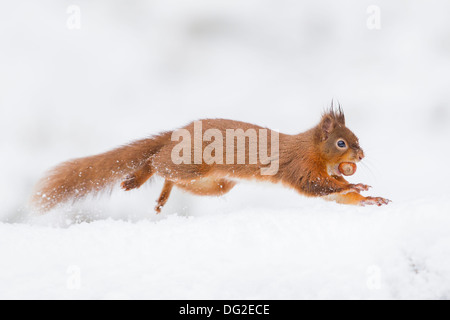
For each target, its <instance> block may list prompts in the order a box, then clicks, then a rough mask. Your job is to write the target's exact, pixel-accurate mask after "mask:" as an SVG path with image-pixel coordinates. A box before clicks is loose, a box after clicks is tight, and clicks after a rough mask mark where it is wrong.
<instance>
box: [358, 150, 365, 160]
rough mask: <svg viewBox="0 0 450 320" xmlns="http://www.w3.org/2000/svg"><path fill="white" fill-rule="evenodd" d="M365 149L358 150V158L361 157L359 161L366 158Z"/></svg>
mask: <svg viewBox="0 0 450 320" xmlns="http://www.w3.org/2000/svg"><path fill="white" fill-rule="evenodd" d="M364 157H365V156H364V151H362V150H359V151H358V159H359V161H361V160H362V159H364Z"/></svg>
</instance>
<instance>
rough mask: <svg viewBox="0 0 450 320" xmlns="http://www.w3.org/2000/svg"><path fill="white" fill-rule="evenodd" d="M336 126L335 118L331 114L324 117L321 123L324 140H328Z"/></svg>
mask: <svg viewBox="0 0 450 320" xmlns="http://www.w3.org/2000/svg"><path fill="white" fill-rule="evenodd" d="M335 126H336V122H335V118H334V117H332V116H331V114H326V115H324V116H323V117H322V121H321V122H320V130H321V131H322V132H321V133H322V140H326V139H328V137H329V136H330V133H331V132H332V131H333V129H334V128H335Z"/></svg>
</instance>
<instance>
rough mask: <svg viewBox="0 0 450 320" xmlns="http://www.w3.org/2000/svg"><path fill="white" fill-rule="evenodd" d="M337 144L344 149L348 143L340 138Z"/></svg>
mask: <svg viewBox="0 0 450 320" xmlns="http://www.w3.org/2000/svg"><path fill="white" fill-rule="evenodd" d="M337 146H338V147H339V148H341V149H344V148H345V147H347V144H346V143H345V141H344V140H338V142H337Z"/></svg>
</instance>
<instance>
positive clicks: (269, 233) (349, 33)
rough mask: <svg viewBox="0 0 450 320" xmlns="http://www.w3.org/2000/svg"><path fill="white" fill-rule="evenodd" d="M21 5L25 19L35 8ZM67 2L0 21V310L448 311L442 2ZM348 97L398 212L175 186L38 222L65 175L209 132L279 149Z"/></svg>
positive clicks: (448, 71) (371, 172)
mask: <svg viewBox="0 0 450 320" xmlns="http://www.w3.org/2000/svg"><path fill="white" fill-rule="evenodd" d="M25 3H26V5H25ZM372 4H373V3H372V1H360V0H358V1H356V0H352V1H346V2H339V3H338V2H337V1H331V0H330V1H302V3H299V1H288V0H282V1H279V0H277V1H275V0H268V1H264V3H263V4H261V1H259V0H258V1H256V0H251V1H245V2H242V1H238V0H226V1H225V0H220V1H214V2H211V1H205V0H195V1H188V2H187V1H183V0H171V1H168V0H156V1H152V2H148V1H134V2H133V3H132V4H129V2H123V1H111V0H108V1H106V0H102V1H95V2H92V3H84V4H80V9H81V14H82V16H81V17H82V20H81V21H82V24H81V29H80V30H72V31H70V30H68V29H67V28H66V20H67V17H68V14H67V13H66V10H67V4H65V3H62V2H60V1H56V0H45V1H40V2H39V3H36V2H33V1H28V2H26V1H23V2H9V3H6V2H5V3H2V4H1V5H0V9H1V10H0V28H1V29H2V30H4V31H2V34H1V35H0V40H1V41H0V70H1V72H0V88H1V89H0V146H1V154H2V157H0V170H1V176H2V179H1V180H0V194H1V195H2V197H1V200H2V201H1V204H0V298H2V299H5V298H30V299H31V298H33V299H35V298H38V299H46V298H56V299H61V298H62V299H65V298H67V299H69V298H75V299H81V298H93V299H111V298H112V299H134V298H137V299H140V298H153V299H159V298H167V299H175V298H181V299H212V298H217V299H281V298H283V299H297V298H343V299H419V298H425V299H449V298H450V232H449V231H450V200H449V199H448V195H449V194H450V185H449V183H448V181H449V178H450V175H449V173H448V159H449V156H450V151H449V149H448V145H449V143H448V141H449V140H450V105H449V101H450V91H449V90H448V85H449V83H450V60H449V57H450V21H449V20H448V18H447V13H448V12H449V9H450V4H449V3H448V1H443V0H442V1H428V2H423V1H398V2H392V1H386V0H384V1H377V4H378V5H379V6H380V8H381V14H382V20H381V21H382V28H381V30H378V31H370V30H368V29H367V27H366V19H367V17H368V15H367V13H366V9H367V7H368V6H369V5H372ZM331 98H336V99H339V101H340V102H341V104H342V105H343V107H344V108H345V111H346V114H347V122H348V125H349V127H350V128H351V129H352V130H353V131H355V133H356V134H357V135H358V136H359V138H360V140H361V145H362V146H363V148H364V149H365V152H366V155H367V159H366V160H365V161H364V163H363V164H361V165H360V166H359V168H358V172H357V173H356V175H355V176H354V177H352V178H351V179H350V180H351V181H352V182H364V183H367V184H369V185H372V186H374V189H373V190H371V191H370V192H369V193H367V194H370V195H374V196H383V197H387V198H389V199H392V200H393V201H394V202H393V203H392V204H390V205H389V206H387V207H382V208H378V207H366V208H359V207H348V206H341V205H337V204H334V203H328V202H325V201H322V200H320V199H308V198H305V197H302V196H299V195H298V194H296V193H295V192H294V191H292V190H288V189H286V188H283V187H282V186H278V185H269V184H254V183H243V184H241V185H239V186H237V187H236V188H235V189H234V190H233V191H232V192H230V193H229V194H228V195H226V196H225V197H223V198H202V197H195V196H191V195H188V194H185V193H183V192H182V191H178V190H176V191H175V192H174V193H173V195H172V197H171V198H170V200H169V203H168V205H167V207H165V209H164V211H163V214H161V215H159V216H156V215H155V214H154V212H153V208H154V206H155V202H154V201H155V200H156V198H157V196H158V194H159V192H160V190H161V187H162V180H161V179H158V178H156V179H153V180H152V181H151V183H148V185H146V186H144V187H143V188H142V189H140V190H138V191H135V192H130V193H125V192H122V191H120V190H114V191H113V193H112V194H111V195H102V196H100V197H96V198H94V199H87V200H86V201H84V202H81V203H78V204H76V205H74V206H65V207H64V208H62V209H58V210H55V211H53V212H51V213H49V214H47V215H44V216H40V215H37V214H34V213H33V212H30V211H29V210H28V209H27V200H28V198H29V196H30V193H31V190H32V187H33V185H34V183H35V182H36V181H37V180H38V179H39V177H40V176H42V174H43V172H44V171H45V170H47V169H48V168H50V167H52V166H53V165H55V164H57V163H59V162H61V161H65V160H67V159H70V158H75V157H80V156H86V155H91V154H95V153H99V152H102V151H105V150H108V149H110V148H113V147H116V146H117V145H120V144H123V143H126V142H127V141H131V140H133V139H137V138H142V137H145V136H148V135H150V134H154V133H157V132H160V131H163V130H167V129H174V128H177V127H180V126H182V125H184V124H186V123H187V122H189V121H191V120H194V119H198V118H205V117H221V118H230V119H237V120H241V121H248V122H253V123H257V124H259V125H263V126H268V127H271V128H274V129H278V130H280V131H282V132H285V133H297V132H299V131H303V130H305V129H308V128H309V127H311V126H313V125H315V123H316V122H317V121H318V119H319V117H320V113H321V112H322V111H323V110H324V109H325V108H326V107H327V106H328V105H329V102H330V100H331Z"/></svg>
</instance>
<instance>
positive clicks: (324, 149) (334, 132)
mask: <svg viewBox="0 0 450 320" xmlns="http://www.w3.org/2000/svg"><path fill="white" fill-rule="evenodd" d="M316 137H317V138H318V139H319V140H320V141H319V144H318V145H319V148H320V153H321V155H322V157H323V159H324V160H325V162H326V163H327V166H328V171H329V173H330V174H333V175H340V172H339V170H338V166H339V164H340V163H342V162H352V163H357V162H359V161H361V160H362V159H363V158H364V151H363V150H362V149H361V147H360V145H359V139H358V137H357V136H356V135H355V134H354V133H353V132H352V131H351V130H350V129H348V128H347V127H346V126H345V115H344V112H343V111H342V109H341V107H339V108H338V110H335V109H334V108H333V107H331V109H330V110H329V111H327V112H326V113H325V114H324V115H323V116H322V120H321V121H320V124H319V125H318V126H317V128H316Z"/></svg>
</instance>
